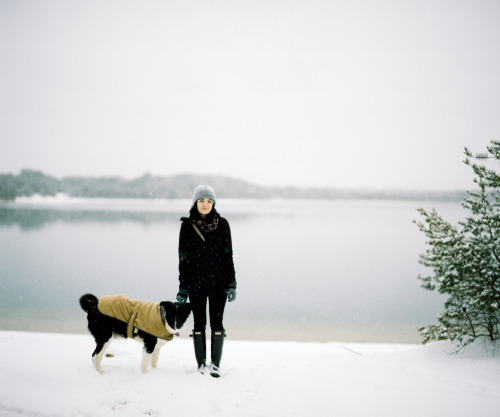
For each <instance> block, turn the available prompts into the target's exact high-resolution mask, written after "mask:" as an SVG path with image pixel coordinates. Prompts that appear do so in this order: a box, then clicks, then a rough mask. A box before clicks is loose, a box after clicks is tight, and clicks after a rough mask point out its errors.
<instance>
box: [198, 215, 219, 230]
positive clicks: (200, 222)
mask: <svg viewBox="0 0 500 417" xmlns="http://www.w3.org/2000/svg"><path fill="white" fill-rule="evenodd" d="M214 210H215V209H214ZM219 217H220V215H219V213H217V212H216V213H215V216H214V218H213V220H212V221H211V222H210V223H207V222H204V221H203V220H193V223H194V224H196V225H198V227H201V228H202V229H203V230H204V231H205V232H213V231H214V230H217V227H218V226H219Z"/></svg>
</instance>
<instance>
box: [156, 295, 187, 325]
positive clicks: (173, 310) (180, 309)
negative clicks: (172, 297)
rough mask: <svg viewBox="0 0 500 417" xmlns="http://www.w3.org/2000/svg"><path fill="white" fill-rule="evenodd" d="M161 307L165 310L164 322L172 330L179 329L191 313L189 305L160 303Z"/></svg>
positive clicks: (168, 302)
mask: <svg viewBox="0 0 500 417" xmlns="http://www.w3.org/2000/svg"><path fill="white" fill-rule="evenodd" d="M161 306H162V307H163V308H164V309H165V321H166V322H167V324H168V325H169V326H170V327H171V328H172V329H174V330H179V329H181V328H182V326H184V323H186V320H187V319H188V317H189V314H190V313H191V303H177V302H175V303H172V302H170V301H162V302H161Z"/></svg>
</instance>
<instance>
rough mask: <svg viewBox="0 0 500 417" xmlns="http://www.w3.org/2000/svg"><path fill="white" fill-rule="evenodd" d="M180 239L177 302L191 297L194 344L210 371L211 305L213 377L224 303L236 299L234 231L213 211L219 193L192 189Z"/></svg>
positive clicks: (216, 373)
mask: <svg viewBox="0 0 500 417" xmlns="http://www.w3.org/2000/svg"><path fill="white" fill-rule="evenodd" d="M181 221H182V225H181V230H180V234H179V293H178V294H177V301H179V302H181V303H185V302H186V301H187V298H188V296H189V301H190V302H191V307H192V309H193V317H194V330H193V334H192V337H193V342H194V353H195V356H196V362H197V363H198V371H199V372H201V373H202V374H203V373H205V370H206V339H205V327H206V325H207V300H208V305H209V313H210V328H211V330H212V339H211V352H210V353H211V360H212V361H211V364H210V375H212V376H213V377H215V378H218V377H219V376H220V369H219V367H220V360H221V357H222V346H223V344H224V337H225V330H224V326H223V324H222V319H223V316H224V307H225V305H226V300H228V301H230V302H231V301H234V300H235V299H236V279H235V272H234V264H233V248H232V243H231V230H230V228H229V223H228V222H227V220H226V219H225V218H223V217H221V216H220V215H219V213H217V211H216V210H215V192H214V189H213V188H212V187H210V186H208V185H199V186H198V187H196V188H195V189H194V194H193V205H192V207H191V210H190V212H189V218H187V217H183V218H181Z"/></svg>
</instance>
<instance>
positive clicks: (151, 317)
mask: <svg viewBox="0 0 500 417" xmlns="http://www.w3.org/2000/svg"><path fill="white" fill-rule="evenodd" d="M98 308H99V311H100V312H101V313H102V314H104V315H106V316H109V317H113V318H115V319H118V320H120V321H123V322H125V323H127V336H128V337H130V338H132V337H133V333H134V327H137V328H138V329H140V330H142V331H143V332H146V333H149V334H151V335H153V336H156V337H158V338H160V339H164V340H172V339H173V338H174V335H173V334H171V333H170V332H169V331H168V330H167V329H166V327H165V323H164V322H163V320H162V319H161V312H160V303H152V302H144V301H137V300H133V299H132V298H129V297H126V296H124V295H107V296H104V297H101V298H100V299H99V303H98Z"/></svg>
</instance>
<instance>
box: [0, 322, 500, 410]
mask: <svg viewBox="0 0 500 417" xmlns="http://www.w3.org/2000/svg"><path fill="white" fill-rule="evenodd" d="M93 349H94V342H93V339H92V337H91V336H90V335H74V334H51V333H28V332H16V331H0V353H1V354H2V357H3V358H4V361H3V363H2V365H1V371H0V384H1V387H2V390H1V394H0V415H1V416H2V417H21V416H22V417H32V416H37V417H45V416H53V417H59V416H61V417H63V416H64V417H83V416H95V417H107V416H115V415H120V417H121V416H131V417H132V416H134V417H136V416H157V417H160V416H167V415H176V416H186V417H188V416H189V417H192V416H194V415H201V414H203V415H205V416H232V417H233V416H273V417H279V416H283V417H285V416H287V417H289V416H299V415H300V416H303V415H310V416H332V415H334V416H336V417H350V416H359V417H362V416H363V417H366V416H384V417H391V416H394V417H396V416H397V417H401V416H405V417H412V416H451V415H453V416H454V417H460V416H464V417H465V416H467V417H470V416H471V415H480V416H481V417H490V416H491V417H493V416H496V415H498V409H499V407H500V355H498V354H497V355H496V356H494V357H488V355H487V354H486V352H485V349H484V346H481V345H475V346H472V347H470V348H469V349H467V350H466V351H465V352H464V353H461V354H450V352H452V351H453V350H454V346H453V345H451V344H449V343H445V342H440V343H432V344H429V345H427V346H421V345H399V344H368V343H367V344H363V343H333V342H329V343H313V342H257V341H251V342H250V341H235V340H227V341H226V344H225V347H224V356H223V362H222V367H223V369H224V371H225V375H224V377H223V378H220V380H214V379H213V378H210V376H208V375H206V376H201V375H199V374H198V373H197V372H195V366H194V357H193V349H192V344H191V341H190V340H189V339H183V338H178V339H175V340H174V341H173V342H172V343H169V344H167V345H166V346H165V347H164V348H163V349H162V352H161V355H160V360H159V364H158V368H157V369H155V370H153V371H151V372H149V373H147V374H144V375H143V374H141V373H140V370H139V367H140V359H141V345H140V344H139V343H137V342H134V341H132V340H115V341H113V343H112V344H111V346H110V348H109V349H108V353H111V354H112V355H113V357H110V358H105V359H104V360H103V364H102V365H103V369H104V372H105V373H104V375H99V374H98V373H97V372H96V371H95V370H94V368H93V366H92V363H91V359H90V357H91V353H92V351H93Z"/></svg>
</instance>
